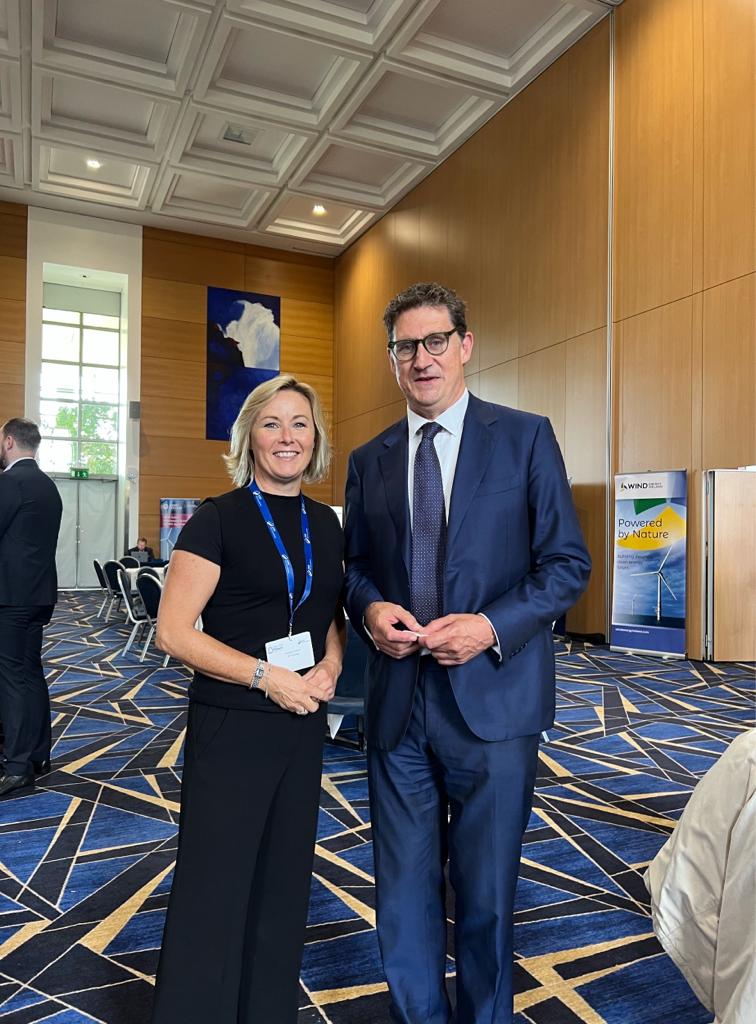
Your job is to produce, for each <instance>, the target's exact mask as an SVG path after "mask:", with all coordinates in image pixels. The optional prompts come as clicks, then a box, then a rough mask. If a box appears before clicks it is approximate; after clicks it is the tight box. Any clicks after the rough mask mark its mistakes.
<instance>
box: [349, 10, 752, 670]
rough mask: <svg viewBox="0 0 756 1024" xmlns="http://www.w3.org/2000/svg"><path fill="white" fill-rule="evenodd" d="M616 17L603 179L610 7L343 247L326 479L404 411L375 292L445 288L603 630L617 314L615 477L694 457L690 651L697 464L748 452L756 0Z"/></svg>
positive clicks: (698, 601) (584, 624)
mask: <svg viewBox="0 0 756 1024" xmlns="http://www.w3.org/2000/svg"><path fill="white" fill-rule="evenodd" d="M612 18H613V19H614V32H615V48H614V60H615V99H614V110H613V114H614V135H613V138H612V139H611V151H612V157H613V175H612V178H611V180H610V176H609V152H610V139H609V124H610V52H611V28H612V26H611V21H610V19H608V18H607V19H605V20H604V21H603V22H601V23H600V24H599V25H598V26H596V28H594V29H593V30H592V32H591V33H589V34H588V35H587V36H586V37H585V38H583V39H582V40H581V41H580V42H579V43H578V44H577V45H576V46H574V47H573V48H572V49H570V50H569V51H568V52H567V53H566V54H565V55H564V56H563V57H562V58H561V59H560V60H559V61H557V62H556V63H555V64H554V65H552V66H551V67H550V68H548V69H547V70H546V71H545V72H544V73H543V74H542V75H541V76H540V77H539V78H538V79H537V80H536V81H535V82H534V83H533V84H531V85H530V86H529V87H528V88H527V89H526V90H525V91H524V92H523V93H521V94H520V95H519V96H517V97H515V99H514V100H512V101H511V102H510V103H509V104H508V105H507V106H506V107H504V109H503V110H502V111H501V112H500V113H499V114H498V115H497V116H496V117H495V118H493V119H492V120H491V121H490V122H489V123H488V124H487V125H486V126H485V127H484V128H483V129H481V130H480V131H479V132H478V133H477V134H476V135H475V136H474V137H473V138H472V139H471V140H470V141H469V142H467V143H466V144H465V145H464V146H463V147H462V148H461V149H459V150H458V151H457V152H456V153H455V154H454V156H452V157H451V158H450V159H449V160H447V161H446V163H445V164H443V165H442V166H441V167H440V168H439V169H438V170H437V171H436V172H435V173H434V174H433V175H432V176H431V177H430V178H428V179H427V180H426V181H424V182H423V183H422V184H421V185H419V186H418V187H417V188H416V189H415V190H414V191H413V192H412V193H410V194H409V195H408V196H407V197H406V198H405V199H404V200H403V201H402V202H401V203H400V204H399V206H398V207H397V208H396V209H395V210H393V211H391V212H390V213H389V214H388V215H387V216H386V217H384V218H383V220H381V221H380V223H379V224H378V225H376V226H375V227H374V228H373V229H372V230H371V231H370V232H368V234H367V235H365V236H364V237H363V238H362V239H360V241H358V242H357V243H356V244H355V245H353V246H352V247H351V248H350V249H349V250H348V251H347V252H346V253H345V254H344V255H343V256H341V257H340V258H339V260H338V263H337V273H336V365H337V388H336V392H337V440H338V449H339V459H338V463H337V472H336V480H335V488H336V491H337V493H338V490H339V488H340V487H342V486H343V480H344V471H345V464H346V457H347V455H348V453H349V451H350V449H351V448H352V447H354V446H355V445H356V444H360V443H362V442H363V441H364V440H366V439H367V438H368V437H369V436H370V435H371V434H373V433H375V432H376V431H377V430H379V429H381V428H382V427H384V426H386V425H387V424H388V423H390V422H392V421H393V420H394V419H396V418H398V417H399V416H401V415H402V414H403V409H404V404H403V402H402V401H399V400H398V392H397V390H396V384H395V382H394V381H393V379H392V378H391V377H390V375H389V373H388V367H387V363H386V354H385V338H384V337H383V334H382V331H381V327H380V317H381V312H382V309H383V306H384V304H385V302H386V301H387V300H388V299H389V298H390V297H391V296H392V295H393V294H395V293H396V292H397V291H399V290H400V289H401V288H403V287H406V285H408V284H410V283H411V282H412V281H417V280H428V279H431V278H438V279H439V280H442V281H444V282H445V283H448V284H450V285H451V286H452V287H454V288H455V289H456V290H457V291H459V293H460V294H461V295H462V296H463V297H464V298H466V299H467V300H468V303H469V310H470V315H469V320H470V324H471V326H472V329H473V331H474V332H475V334H476V339H477V344H476V349H477V358H476V360H473V362H471V364H470V366H469V376H468V381H469V384H470V388H471V390H472V391H474V392H475V393H477V394H479V395H480V396H481V397H483V398H485V399H489V400H491V401H497V402H502V403H504V404H508V405H513V406H518V407H520V408H526V409H531V410H533V411H536V412H540V413H544V414H547V415H549V416H550V417H551V419H552V422H553V424H554V428H555V431H556V434H557V437H558V438H559V441H560V443H561V445H562V450H563V452H564V456H565V462H566V465H567V470H568V473H569V474H570V475H571V476H572V478H573V484H574V494H575V501H576V504H577V506H578V511H579V514H580V518H581V521H582V524H583V529H584V531H585V533H586V538H587V540H588V544H589V546H590V549H591V553H592V555H593V559H594V572H593V577H592V581H591V586H590V588H589V590H588V592H587V594H586V595H585V596H584V598H583V599H582V600H581V602H580V603H579V604H578V605H577V606H576V608H575V609H574V610H573V612H572V613H571V615H570V617H569V619H568V625H569V626H570V627H571V628H572V629H574V630H576V631H578V632H594V631H595V632H606V625H607V624H606V615H605V607H606V604H605V598H606V592H607V583H608V581H607V576H608V573H609V572H610V570H611V567H608V566H607V565H606V558H605V551H606V540H607V516H606V495H607V486H610V481H611V479H612V476H611V475H608V474H607V464H606V451H607V431H608V429H609V427H608V416H607V403H608V396H607V369H606V367H607V351H606V348H607V333H608V332H607V325H608V324H611V326H612V333H613V350H612V353H611V366H612V389H611V390H612V394H611V396H610V398H609V400H610V401H611V403H612V404H611V410H610V412H611V418H612V430H611V434H612V437H611V450H612V457H611V471H610V474H613V473H615V472H632V471H634V470H642V469H676V468H686V469H687V470H688V471H689V474H690V485H689V486H690V493H691V498H690V524H689V551H690V561H689V588H688V623H689V651H690V652H691V653H692V654H693V655H694V656H701V654H702V650H703V638H702V635H701V609H702V600H703V595H702V591H701V577H702V565H701V558H700V554H701V545H700V536H701V514H702V507H701V505H702V502H701V486H702V483H701V470H702V469H703V468H714V467H728V466H738V465H743V464H746V463H754V462H756V393H755V392H756V387H755V385H756V340H755V337H754V332H755V329H756V274H755V273H754V272H755V271H756V172H755V163H756V56H755V52H754V51H755V49H756V46H755V40H756V5H754V4H753V3H752V2H751V0H625V2H624V3H623V4H622V6H621V7H619V8H618V9H617V10H616V12H615V13H614V14H613V15H612ZM612 195H613V208H612V212H613V224H612V227H611V233H610V229H609V222H608V215H607V211H608V209H609V207H610V205H611V203H612ZM610 234H611V278H612V280H611V285H612V297H613V305H612V310H611V316H609V315H608V314H607V307H608V302H607V297H608V289H607V283H608V282H607V278H608V274H609V268H608V267H607V257H608V253H609V251H610Z"/></svg>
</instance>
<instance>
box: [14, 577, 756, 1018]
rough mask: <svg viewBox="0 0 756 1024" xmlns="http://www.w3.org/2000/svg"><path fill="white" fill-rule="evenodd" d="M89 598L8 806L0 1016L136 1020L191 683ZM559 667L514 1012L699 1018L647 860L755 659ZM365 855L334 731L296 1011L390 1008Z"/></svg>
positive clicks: (346, 757)
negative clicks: (21, 790)
mask: <svg viewBox="0 0 756 1024" xmlns="http://www.w3.org/2000/svg"><path fill="white" fill-rule="evenodd" d="M98 604H99V600H98V598H97V597H96V596H95V595H94V594H89V593H80V594H68V595H65V596H64V597H63V598H62V600H61V602H60V604H59V605H58V609H57V612H56V615H55V618H54V620H53V622H52V624H51V625H50V627H49V628H48V630H47V631H46V643H45V658H46V668H47V672H48V680H49V684H50V692H51V697H52V707H53V731H54V737H55V746H54V750H53V761H54V765H53V767H54V771H53V772H52V774H50V775H48V776H45V777H44V779H43V780H42V782H41V784H40V785H39V786H38V788H37V790H36V792H35V793H33V794H31V795H29V796H25V797H20V798H17V799H13V800H6V801H4V802H2V803H0V959H2V964H0V1024H31V1022H35V1021H42V1020H44V1021H45V1022H47V1024H83V1022H91V1021H100V1022H103V1024H146V1022H147V1021H148V1020H149V1009H150V1005H151V1001H152V984H153V975H154V971H155V966H156V963H157V955H158V948H159V944H160V937H161V932H162V928H163V919H164V914H165V908H166V903H167V898H168V891H169V888H170V884H171V872H172V867H173V862H174V858H175V850H176V825H177V820H178V812H179V783H180V772H181V748H182V741H183V729H184V722H185V715H186V687H187V681H188V680H187V673H186V671H185V670H183V669H182V668H180V667H176V665H175V664H173V663H171V664H170V665H169V666H168V667H167V668H165V669H163V668H161V666H160V661H159V659H158V657H157V656H156V655H150V656H148V659H147V660H146V661H145V662H144V664H139V662H138V661H137V659H136V657H133V656H131V655H129V656H128V657H126V658H122V657H120V655H119V653H118V652H119V650H120V648H121V646H122V645H123V642H124V639H125V636H126V629H125V627H124V626H123V625H122V624H120V623H113V622H111V623H110V624H105V623H103V622H102V621H101V620H99V619H97V618H96V617H95V612H96V610H97V606H98ZM557 672H558V691H559V697H558V708H559V710H558V721H557V725H556V727H555V728H554V729H553V730H552V731H551V732H550V734H549V741H548V743H545V744H544V745H543V746H542V750H541V760H540V771H539V776H538V783H537V790H536V796H535V805H534V810H533V815H532V819H531V822H530V827H529V829H528V833H527V837H526V842H525V849H524V852H523V862H522V873H521V881H520V886H519V890H518V899H517V915H516V926H515V930H516V940H515V941H516V955H517V962H516V965H515V979H516V991H517V997H516V1009H517V1018H516V1019H517V1021H518V1024H528V1022H529V1024H577V1022H586V1024H601V1022H605V1024H641V1022H642V1024H656V1022H658V1024H662V1022H664V1024H668V1022H670V1021H674V1022H675V1024H708V1022H709V1021H710V1020H711V1015H710V1014H708V1013H707V1011H706V1010H704V1009H703V1007H701V1005H700V1004H699V1003H698V1002H697V1000H696V999H695V997H694V996H693V994H692V992H691V991H690V989H689V988H688V986H687V985H686V983H685V981H684V980H683V978H682V977H681V975H680V974H679V973H678V972H677V970H676V969H675V967H674V966H673V964H672V963H671V961H670V960H669V959H668V958H667V957H666V956H665V955H664V953H663V952H662V951H661V948H660V946H659V945H658V943H657V941H656V939H655V938H654V936H653V933H652V930H651V922H650V919H649V913H648V899H647V894H646V890H645V887H644V885H643V881H642V877H641V875H642V872H643V870H644V868H645V866H646V865H647V863H648V862H649V860H651V858H653V856H654V855H655V854H656V852H657V850H658V849H659V848H660V846H661V845H662V844H663V842H664V841H665V839H666V837H667V836H668V835H669V833H670V831H671V830H672V828H673V827H674V824H675V821H676V819H677V818H678V817H679V815H680V813H681V812H682V809H683V808H684V806H685V803H686V801H687V799H688V797H689V795H690V792H691V790H692V788H693V786H694V785H695V783H696V780H697V779H698V778H699V777H700V776H701V775H702V774H703V773H704V772H706V770H707V769H708V768H709V767H710V766H711V765H712V764H713V763H714V761H715V760H716V759H717V758H718V757H719V755H720V754H721V753H722V751H723V750H724V749H725V747H726V746H727V745H728V744H729V743H730V742H731V740H732V739H733V738H734V737H735V736H736V735H737V734H738V733H739V732H740V731H742V730H743V729H745V728H747V727H748V726H750V725H752V724H753V721H754V685H753V680H754V675H753V666H748V665H728V666H714V665H702V664H700V663H695V664H694V663H691V662H662V661H658V660H655V659H651V658H642V657H634V656H628V655H618V654H612V653H610V652H608V651H607V650H606V649H605V648H600V647H590V646H583V645H578V644H572V645H570V644H567V645H565V644H558V646H557ZM372 872H373V867H372V859H371V844H370V821H369V811H368V800H367V782H366V772H365V761H364V758H363V757H362V756H361V755H359V754H356V753H353V752H352V751H349V750H347V749H344V748H340V747H334V746H330V745H329V746H326V758H325V765H324V773H323V784H322V799H321V815H320V826H319V835H318V846H317V850H316V857H315V870H314V875H313V882H312V899H311V907H310V923H309V929H308V942H307V947H306V950H305V955H304V963H303V968H302V997H301V1010H300V1024H316V1022H320V1024H322V1022H330V1024H368V1022H369V1024H382V1022H384V1021H387V1020H388V1010H387V995H386V986H385V982H384V979H383V975H382V971H381V965H380V958H379V955H378V946H377V942H376V936H375V930H374V918H375V912H374V905H375V904H374V897H373V876H372ZM453 974H454V963H453V959H450V961H449V975H450V984H451V985H452V986H453ZM208 1024H212V1022H208Z"/></svg>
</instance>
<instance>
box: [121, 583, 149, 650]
mask: <svg viewBox="0 0 756 1024" xmlns="http://www.w3.org/2000/svg"><path fill="white" fill-rule="evenodd" d="M117 576H118V588H119V590H120V591H121V594H122V596H123V600H124V602H125V604H126V617H127V618H128V620H129V622H130V623H131V625H132V630H131V633H130V634H129V639H128V640H127V641H126V646H125V647H124V649H123V650H122V651H121V657H123V656H124V655H126V654H128V653H129V649H130V648H131V645H132V644H133V643H134V640H135V638H136V635H137V633H138V632H139V631H140V630H142V629H144V627H145V626H146V625H148V624H149V623H150V617H149V615H148V614H147V613H146V611H145V610H144V609H142V608H139V607H138V605H137V603H136V601H135V600H134V595H133V594H132V593H131V580H130V578H129V574H128V573H127V572H126V570H125V569H124V568H123V566H119V567H118V570H117Z"/></svg>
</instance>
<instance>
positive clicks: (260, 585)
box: [175, 487, 344, 712]
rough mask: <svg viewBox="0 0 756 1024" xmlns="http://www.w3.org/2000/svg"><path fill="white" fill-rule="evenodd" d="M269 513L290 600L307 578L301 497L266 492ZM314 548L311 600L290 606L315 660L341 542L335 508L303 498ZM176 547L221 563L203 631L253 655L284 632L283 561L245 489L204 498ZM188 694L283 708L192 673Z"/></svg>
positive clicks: (332, 606) (333, 601)
mask: <svg viewBox="0 0 756 1024" xmlns="http://www.w3.org/2000/svg"><path fill="white" fill-rule="evenodd" d="M265 500H266V501H267V503H268V507H269V509H270V512H271V515H272V516H273V520H274V522H275V524H276V527H277V529H278V532H279V534H280V536H281V539H282V541H283V543H284V547H285V548H286V551H287V553H288V555H289V558H290V559H291V563H292V567H293V569H294V604H295V606H296V604H297V603H298V601H299V599H300V597H301V595H302V593H303V591H304V582H305V556H304V541H303V538H302V529H301V516H300V499H299V496H296V497H284V496H281V495H276V494H265ZM305 507H306V509H307V515H308V519H309V526H310V539H311V541H312V553H313V581H312V590H311V593H310V596H309V598H308V599H307V601H305V603H304V604H303V605H302V606H301V607H300V608H299V609H298V610H297V611H296V612H295V615H294V625H293V631H294V632H295V633H301V632H305V631H309V633H310V635H311V637H312V647H313V653H314V655H315V660H316V662H317V661H319V660H320V659H321V658H322V657H323V655H324V654H325V642H326V635H327V633H328V629H329V627H330V625H331V622H332V621H333V618H334V615H335V613H336V610H337V608H338V607H339V605H340V603H341V593H342V587H343V580H344V569H343V559H344V540H343V534H342V530H341V525H340V523H339V520H338V518H337V516H336V513H335V512H334V511H333V509H331V508H330V507H329V506H328V505H324V504H322V503H321V502H318V501H314V500H313V499H312V498H308V497H305ZM175 550H177V551H189V552H191V553H192V554H194V555H198V556H199V557H200V558H206V559H207V560H208V561H210V562H214V563H215V564H216V565H219V566H220V578H219V579H218V584H217V586H216V588H215V590H214V591H213V594H212V596H211V597H210V600H209V601H208V602H207V604H206V605H205V608H204V609H203V611H202V625H203V629H204V631H205V633H207V634H208V636H212V637H214V638H215V639H216V640H219V641H220V642H221V643H224V644H227V645H228V646H229V647H233V648H234V649H235V650H237V651H243V652H244V653H245V654H250V655H252V656H254V657H257V658H264V657H265V644H266V643H267V642H268V641H270V640H277V639H279V638H280V637H283V636H286V635H287V633H288V630H289V599H288V592H287V587H286V573H285V570H284V566H283V562H282V561H281V557H280V555H279V553H278V550H277V549H276V546H275V544H274V542H273V538H272V537H271V535H270V532H269V531H268V528H267V526H266V525H265V522H264V521H263V517H262V514H261V512H260V510H259V508H258V507H257V503H256V502H255V500H254V498H253V497H252V494H251V493H250V491H249V489H248V488H247V487H241V488H237V489H236V490H233V491H229V492H227V493H226V494H221V495H219V496H218V497H216V498H207V499H205V501H204V502H203V503H202V504H201V505H200V507H199V508H198V509H197V510H196V511H195V513H194V514H193V515H192V517H191V519H190V520H189V521H188V522H187V524H186V526H184V528H183V530H182V531H181V534H180V535H179V538H178V540H177V541H176V546H175ZM189 696H190V697H191V698H192V699H193V700H196V701H199V702H201V703H203V704H213V705H216V706H219V707H229V708H238V709H248V710H256V711H269V712H281V711H283V709H282V708H280V707H279V706H278V704H276V703H274V702H273V701H271V700H268V699H267V698H266V697H265V695H264V694H263V693H261V692H260V691H259V690H248V689H247V688H245V687H244V686H239V685H237V684H235V683H226V682H223V681H221V680H219V679H214V678H213V677H212V676H208V675H205V673H203V672H199V671H197V672H195V674H194V680H193V682H192V684H191V686H190V688H189Z"/></svg>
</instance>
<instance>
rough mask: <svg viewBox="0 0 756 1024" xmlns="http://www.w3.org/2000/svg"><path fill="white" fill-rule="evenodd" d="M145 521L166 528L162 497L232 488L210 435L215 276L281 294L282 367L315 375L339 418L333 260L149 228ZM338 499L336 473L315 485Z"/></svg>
mask: <svg viewBox="0 0 756 1024" xmlns="http://www.w3.org/2000/svg"><path fill="white" fill-rule="evenodd" d="M142 273H143V279H142V367H141V376H142V381H141V400H142V410H141V411H142V418H141V434H140V497H139V529H140V533H143V534H145V535H146V536H147V537H148V538H149V539H150V540H151V541H156V540H157V538H158V536H159V499H160V498H161V497H172V496H175V497H190V498H191V497H199V498H204V497H206V496H207V495H210V494H219V493H221V492H222V491H227V490H229V489H230V488H231V486H232V485H231V481H230V480H229V478H228V476H227V475H226V472H225V467H224V465H223V462H222V459H221V454H222V453H223V452H225V451H227V450H228V445H227V444H225V443H223V442H221V441H206V440H205V367H206V336H207V331H206V322H207V293H206V288H207V287H208V285H210V286H215V287H219V288H233V289H238V290H241V291H256V292H263V293H264V294H267V295H280V296H281V370H282V371H283V372H285V373H294V374H296V375H297V376H298V377H301V378H302V379H303V380H306V381H307V382H308V383H310V384H312V385H313V386H314V387H315V388H316V389H317V390H318V393H319V394H320V397H321V399H322V401H323V405H324V408H325V411H326V414H327V417H328V419H329V423H330V422H332V419H333V262H332V261H331V260H328V259H323V258H320V257H316V256H308V255H306V254H299V253H287V252H282V251H279V250H274V249H263V248H258V247H255V246H249V245H243V244H240V243H236V242H226V241H222V240H219V239H215V238H206V237H202V236H194V235H184V234H179V233H174V232H168V231H160V230H157V229H153V228H145V229H144V239H143V269H142ZM307 490H308V491H309V493H311V494H313V495H314V496H315V497H317V498H320V499H321V500H323V501H328V502H330V501H331V500H332V482H331V479H330V478H329V479H328V480H327V481H325V482H324V483H322V484H319V485H317V486H314V487H310V488H307Z"/></svg>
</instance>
